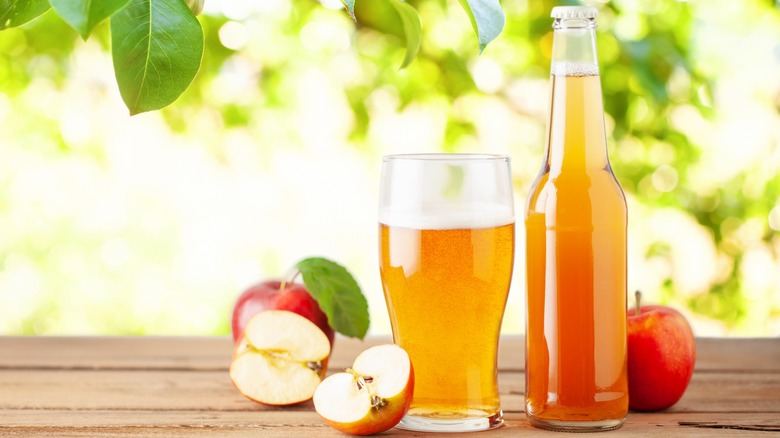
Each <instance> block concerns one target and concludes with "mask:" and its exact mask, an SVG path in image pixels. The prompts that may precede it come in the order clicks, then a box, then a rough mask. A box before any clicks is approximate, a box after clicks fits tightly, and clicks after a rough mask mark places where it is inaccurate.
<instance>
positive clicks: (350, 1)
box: [341, 0, 357, 21]
mask: <svg viewBox="0 0 780 438" xmlns="http://www.w3.org/2000/svg"><path fill="white" fill-rule="evenodd" d="M341 3H343V4H344V7H345V8H346V9H347V12H349V16H350V17H352V19H353V20H355V21H357V18H355V0H341Z"/></svg>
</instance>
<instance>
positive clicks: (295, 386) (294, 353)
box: [230, 310, 330, 405]
mask: <svg viewBox="0 0 780 438" xmlns="http://www.w3.org/2000/svg"><path fill="white" fill-rule="evenodd" d="M329 354H330V341H329V340H328V337H327V336H326V335H325V333H323V332H322V330H320V328H319V327H317V326H316V325H315V324H314V323H312V322H311V321H309V320H308V319H306V318H304V317H302V316H300V315H298V314H297V313H293V312H290V311H287V310H263V311H261V312H258V313H257V314H256V315H255V316H254V317H252V319H251V320H250V321H249V322H248V323H247V325H246V328H245V329H244V336H243V339H242V340H241V343H240V344H239V346H238V347H237V349H236V353H235V355H234V356H233V362H232V363H231V364H230V379H231V380H232V381H233V385H234V386H235V387H236V389H238V391H239V392H241V393H242V394H244V395H245V396H247V397H248V398H250V399H252V400H255V401H258V402H260V403H265V404H269V405H291V404H295V403H300V402H304V401H306V400H309V399H310V398H311V397H312V395H313V394H314V391H315V389H317V385H319V384H320V381H321V379H322V377H321V376H323V375H324V365H323V362H325V361H326V360H327V358H328V355H329Z"/></svg>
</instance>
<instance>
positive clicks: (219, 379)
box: [0, 337, 780, 438]
mask: <svg viewBox="0 0 780 438" xmlns="http://www.w3.org/2000/svg"><path fill="white" fill-rule="evenodd" d="M386 341H387V339H384V338H375V339H371V340H368V341H366V342H363V343H360V342H358V341H354V340H350V339H342V338H340V339H337V341H336V347H335V349H334V352H333V357H332V362H331V364H332V366H331V370H338V369H340V368H343V367H345V366H348V365H350V364H351V362H352V360H353V359H354V357H355V356H356V355H357V353H358V352H359V351H361V350H362V349H364V348H367V347H368V346H369V345H373V344H377V343H381V342H386ZM522 345H523V339H522V338H518V337H509V338H504V339H502V341H501V350H500V359H499V362H500V364H499V365H500V373H499V380H500V385H501V397H502V400H501V402H502V405H503V408H504V413H505V419H506V423H505V426H504V427H502V428H499V429H496V430H494V431H491V432H478V433H477V434H478V435H477V436H480V437H508V436H512V437H516V436H521V435H529V436H532V435H538V436H544V435H546V436H549V435H552V434H553V432H546V431H541V430H537V429H534V428H532V427H531V426H529V425H528V422H527V421H526V419H525V415H524V414H523V387H524V383H523V354H522V350H523V348H522ZM697 349H698V361H697V364H696V372H695V373H694V375H693V381H692V382H691V384H690V386H689V388H688V391H687V392H686V394H685V396H684V397H683V399H682V400H681V401H680V402H679V403H678V404H677V405H675V406H674V407H672V408H671V409H669V410H668V411H666V412H659V413H651V414H642V413H633V412H632V413H630V414H629V416H628V419H627V421H626V424H625V425H624V426H623V427H622V428H621V429H619V430H618V431H613V432H604V433H602V434H603V435H605V436H610V437H613V438H614V437H621V436H647V435H656V436H667V437H677V436H701V437H710V436H751V435H752V436H761V437H767V436H770V435H769V434H767V431H774V432H780V339H698V340H697ZM230 357H231V342H230V340H229V339H227V338H175V337H135V338H131V337H127V338H125V337H118V338H105V337H87V338H73V337H38V338H35V337H0V436H25V437H26V436H47V437H69V436H103V437H114V436H144V437H157V436H216V437H234V436H239V437H244V436H245V437H258V436H262V437H266V436H268V437H277V436H280V437H311V436H316V437H330V436H343V435H341V434H340V433H338V432H336V431H334V430H332V429H330V428H329V427H327V426H326V425H325V424H324V423H322V422H321V421H320V419H319V417H318V416H317V414H316V413H315V412H314V409H313V407H312V405H311V402H308V403H305V404H302V405H299V406H293V407H287V408H271V407H267V406H263V405H260V404H257V403H253V402H251V401H249V400H247V399H246V398H244V397H243V396H241V395H240V394H239V393H238V392H237V391H236V390H235V389H234V388H233V386H232V384H231V383H230V379H229V377H228V371H227V370H228V365H229V362H230ZM384 435H388V436H431V435H432V434H421V433H410V432H405V431H402V430H398V429H392V430H390V431H388V432H386V433H385V434H384ZM464 435H465V436H470V435H476V434H473V433H472V434H464Z"/></svg>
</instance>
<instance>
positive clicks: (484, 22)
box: [458, 0, 506, 53]
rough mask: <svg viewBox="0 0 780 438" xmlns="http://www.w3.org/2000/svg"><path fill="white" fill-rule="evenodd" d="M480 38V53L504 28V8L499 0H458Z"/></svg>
mask: <svg viewBox="0 0 780 438" xmlns="http://www.w3.org/2000/svg"><path fill="white" fill-rule="evenodd" d="M458 2H460V5H461V6H463V9H465V10H466V14H468V16H469V19H470V20H471V26H472V27H473V28H474V32H476V34H477V38H478V39H479V53H482V51H483V50H485V47H487V45H488V43H489V42H491V41H493V40H494V39H496V37H498V35H499V34H501V31H502V30H504V22H505V21H506V18H505V17H504V10H503V9H501V5H500V4H499V3H498V0H458Z"/></svg>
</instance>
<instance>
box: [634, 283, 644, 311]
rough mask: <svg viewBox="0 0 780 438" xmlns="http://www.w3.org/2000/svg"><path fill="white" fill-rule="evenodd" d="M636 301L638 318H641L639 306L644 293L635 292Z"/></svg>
mask: <svg viewBox="0 0 780 438" xmlns="http://www.w3.org/2000/svg"><path fill="white" fill-rule="evenodd" d="M634 298H635V299H634V301H635V302H636V316H639V313H640V312H639V305H640V303H641V301H642V291H640V290H638V289H637V291H636V292H634Z"/></svg>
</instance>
